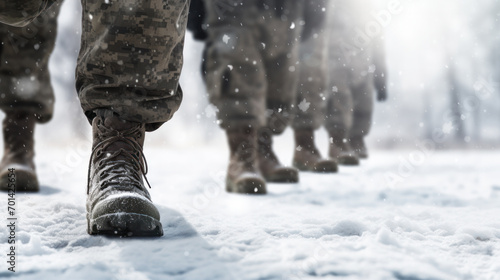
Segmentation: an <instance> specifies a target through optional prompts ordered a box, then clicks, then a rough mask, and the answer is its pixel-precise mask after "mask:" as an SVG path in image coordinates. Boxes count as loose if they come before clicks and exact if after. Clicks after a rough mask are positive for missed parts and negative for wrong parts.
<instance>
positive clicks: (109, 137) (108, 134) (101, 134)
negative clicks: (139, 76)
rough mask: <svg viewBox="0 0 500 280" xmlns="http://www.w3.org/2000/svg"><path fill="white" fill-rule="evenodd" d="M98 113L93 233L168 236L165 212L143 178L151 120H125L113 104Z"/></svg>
mask: <svg viewBox="0 0 500 280" xmlns="http://www.w3.org/2000/svg"><path fill="white" fill-rule="evenodd" d="M96 114H97V116H96V117H95V118H94V120H93V121H92V132H93V144H92V154H91V158H90V166H89V177H88V186H87V194H88V196H87V222H88V233H89V234H104V235H118V236H162V235H163V228H162V225H161V223H160V213H159V212H158V209H156V207H155V206H154V205H153V203H152V202H151V196H150V195H149V192H148V190H147V187H146V186H145V185H144V182H143V176H144V178H145V175H146V173H147V163H146V161H145V157H144V154H143V152H142V149H143V145H144V136H145V125H144V124H141V123H135V122H129V121H125V120H122V119H120V118H119V117H118V116H116V115H115V114H114V113H113V112H112V111H110V110H104V109H102V110H97V111H96ZM146 182H147V179H146ZM148 186H149V183H148Z"/></svg>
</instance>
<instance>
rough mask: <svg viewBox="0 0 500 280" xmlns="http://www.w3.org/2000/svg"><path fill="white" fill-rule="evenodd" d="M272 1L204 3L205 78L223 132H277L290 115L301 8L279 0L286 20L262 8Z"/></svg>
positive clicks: (293, 97) (219, 1) (296, 4)
mask: <svg viewBox="0 0 500 280" xmlns="http://www.w3.org/2000/svg"><path fill="white" fill-rule="evenodd" d="M233 2H234V3H233ZM240 2H242V3H244V4H245V5H243V4H238V3H240ZM266 2H269V3H267V4H268V5H267V4H266ZM271 2H274V0H263V1H252V2H250V1H246V2H245V1H241V0H206V1H205V4H206V5H205V6H206V7H207V23H208V24H209V26H210V28H209V29H208V30H207V32H208V40H207V44H206V48H205V55H204V58H205V60H204V77H205V81H206V84H207V89H208V92H209V95H210V101H211V102H212V103H213V104H214V105H215V106H216V107H217V108H218V110H219V112H218V119H219V120H220V121H221V127H222V128H224V129H228V128H231V127H238V126H253V127H267V128H269V129H270V130H271V131H272V132H273V133H275V134H279V133H281V132H283V130H285V128H286V127H287V126H288V125H289V123H290V121H291V119H292V117H293V112H292V110H293V108H292V107H293V105H294V103H295V93H296V86H297V79H298V69H296V67H297V65H296V64H297V61H298V51H299V43H298V41H297V40H298V38H299V36H300V32H301V27H300V24H299V19H300V18H301V15H300V13H301V9H300V7H301V5H302V4H301V1H282V2H286V3H285V6H284V9H283V10H285V11H286V13H287V17H286V18H285V17H280V16H277V15H276V10H275V9H269V8H268V9H264V8H263V7H265V6H266V5H267V7H269V6H271V5H274V4H273V3H271ZM223 5H227V6H226V9H225V10H224V11H223V12H220V7H222V6H223ZM259 5H262V6H259ZM283 18H285V19H283ZM291 26H296V28H290V27H291Z"/></svg>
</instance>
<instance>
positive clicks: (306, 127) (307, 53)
mask: <svg viewBox="0 0 500 280" xmlns="http://www.w3.org/2000/svg"><path fill="white" fill-rule="evenodd" d="M326 46H327V45H326V34H323V32H320V36H318V37H317V38H316V37H312V38H310V39H309V40H307V41H306V42H302V44H301V47H300V64H299V66H300V71H299V72H300V76H299V84H298V89H297V98H296V101H295V106H294V108H293V109H294V111H293V112H294V116H293V121H292V127H293V129H294V134H295V151H294V159H293V165H294V166H295V167H296V168H298V169H299V170H303V171H314V172H328V173H330V172H336V171H337V169H338V168H337V164H336V163H335V161H333V160H328V159H323V158H322V157H321V155H320V153H319V150H318V149H317V147H316V144H315V143H314V130H316V129H318V128H319V127H320V126H321V125H322V124H323V120H324V116H325V111H326V96H327V83H328V75H327V73H328V70H327V68H328V67H327V61H326V59H325V58H326V57H327V49H326Z"/></svg>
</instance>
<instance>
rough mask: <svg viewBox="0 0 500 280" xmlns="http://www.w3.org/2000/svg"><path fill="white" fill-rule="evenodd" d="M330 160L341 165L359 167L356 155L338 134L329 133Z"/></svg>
mask: <svg viewBox="0 0 500 280" xmlns="http://www.w3.org/2000/svg"><path fill="white" fill-rule="evenodd" d="M329 134H330V152H329V155H330V158H332V159H334V160H335V161H337V162H338V163H339V164H341V165H359V158H358V156H357V153H356V152H355V151H354V150H353V148H352V147H351V145H350V144H349V142H348V141H347V139H345V138H344V137H343V136H339V135H342V134H340V133H334V132H330V133H329Z"/></svg>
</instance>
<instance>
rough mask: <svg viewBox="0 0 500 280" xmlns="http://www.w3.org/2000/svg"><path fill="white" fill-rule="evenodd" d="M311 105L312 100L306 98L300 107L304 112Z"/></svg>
mask: <svg viewBox="0 0 500 280" xmlns="http://www.w3.org/2000/svg"><path fill="white" fill-rule="evenodd" d="M310 106H311V102H307V100H306V99H305V98H304V100H302V102H300V104H299V109H300V110H301V111H302V112H305V111H307V110H308V109H309V107H310Z"/></svg>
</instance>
